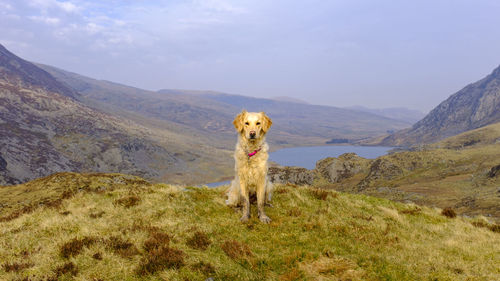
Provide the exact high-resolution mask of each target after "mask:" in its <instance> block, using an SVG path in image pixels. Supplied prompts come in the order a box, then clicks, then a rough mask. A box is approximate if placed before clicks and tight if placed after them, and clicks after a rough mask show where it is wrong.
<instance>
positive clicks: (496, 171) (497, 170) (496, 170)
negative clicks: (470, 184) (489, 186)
mask: <svg viewBox="0 0 500 281" xmlns="http://www.w3.org/2000/svg"><path fill="white" fill-rule="evenodd" d="M499 175H500V165H496V166H494V167H492V168H491V170H490V171H489V172H488V177H489V178H494V177H497V176H499Z"/></svg>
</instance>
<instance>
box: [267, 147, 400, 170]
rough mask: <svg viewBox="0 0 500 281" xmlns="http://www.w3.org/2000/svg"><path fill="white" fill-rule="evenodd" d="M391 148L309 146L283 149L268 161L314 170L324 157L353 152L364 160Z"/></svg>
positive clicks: (382, 153)
mask: <svg viewBox="0 0 500 281" xmlns="http://www.w3.org/2000/svg"><path fill="white" fill-rule="evenodd" d="M391 149H392V147H386V146H354V145H334V146H309V147H291V148H283V149H280V150H277V151H275V152H272V153H270V154H269V160H271V161H274V162H276V163H278V164H280V165H282V166H298V167H303V168H306V169H310V170H312V169H314V168H315V167H316V161H318V160H321V159H324V158H326V157H338V156H340V155H342V154H344V153H348V152H354V153H356V154H357V155H359V156H361V157H364V158H369V159H373V158H377V157H379V156H382V155H385V154H387V152H388V151H389V150H391Z"/></svg>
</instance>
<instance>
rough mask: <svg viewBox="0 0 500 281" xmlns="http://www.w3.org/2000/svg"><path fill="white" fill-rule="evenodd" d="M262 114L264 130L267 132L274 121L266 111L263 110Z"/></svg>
mask: <svg viewBox="0 0 500 281" xmlns="http://www.w3.org/2000/svg"><path fill="white" fill-rule="evenodd" d="M260 115H261V116H262V131H264V133H267V131H268V130H269V128H271V125H272V124H273V121H271V118H269V116H267V115H266V113H265V112H261V113H260Z"/></svg>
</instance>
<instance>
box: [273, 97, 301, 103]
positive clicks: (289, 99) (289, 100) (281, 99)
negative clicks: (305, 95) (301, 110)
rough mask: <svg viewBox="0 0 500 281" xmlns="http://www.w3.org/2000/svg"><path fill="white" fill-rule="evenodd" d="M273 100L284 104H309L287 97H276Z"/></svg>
mask: <svg viewBox="0 0 500 281" xmlns="http://www.w3.org/2000/svg"><path fill="white" fill-rule="evenodd" d="M272 99H273V100H277V101H285V102H294V103H303V104H309V103H308V102H306V101H304V100H301V99H297V98H292V97H287V96H278V97H273V98H272Z"/></svg>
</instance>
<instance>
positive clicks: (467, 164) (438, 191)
mask: <svg viewBox="0 0 500 281" xmlns="http://www.w3.org/2000/svg"><path fill="white" fill-rule="evenodd" d="M465 136H468V135H465ZM452 140H453V139H452V138H451V139H449V140H446V143H447V144H453V145H454V147H455V146H456V147H461V146H460V145H459V143H457V142H452ZM499 159H500V143H495V144H485V145H474V146H467V147H465V148H462V147H461V148H460V149H449V148H432V149H431V148H429V149H424V150H422V151H404V152H397V153H392V154H389V155H384V156H381V157H379V158H377V159H375V160H371V164H370V165H369V166H368V168H363V169H361V170H360V171H359V172H358V173H357V174H354V175H352V176H351V177H349V178H346V179H344V180H343V181H342V182H339V183H330V182H328V181H327V179H325V178H323V177H322V175H321V174H319V173H317V174H318V178H317V179H315V183H314V184H313V185H314V186H316V187H320V188H324V189H334V190H339V191H345V192H354V193H363V194H366V195H371V196H377V197H383V198H387V199H391V200H395V201H400V202H409V201H411V202H414V203H417V204H420V205H427V206H437V207H440V208H443V209H444V208H450V209H452V210H453V211H454V212H456V214H457V215H466V216H470V217H473V216H477V215H484V216H490V217H491V218H492V219H494V220H495V221H496V222H497V223H500V208H498V206H499V205H500V192H499V188H500V172H498V174H497V172H496V171H497V169H498V170H499V171H500V160H499Z"/></svg>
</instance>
